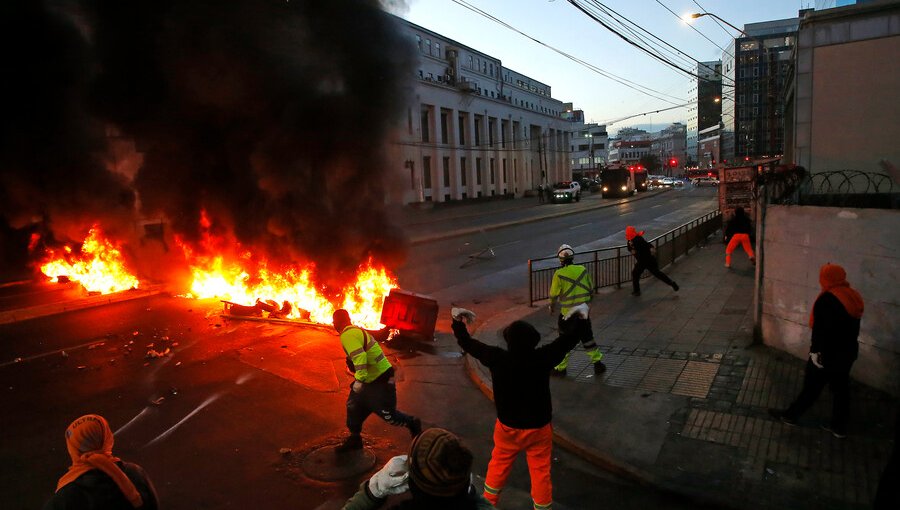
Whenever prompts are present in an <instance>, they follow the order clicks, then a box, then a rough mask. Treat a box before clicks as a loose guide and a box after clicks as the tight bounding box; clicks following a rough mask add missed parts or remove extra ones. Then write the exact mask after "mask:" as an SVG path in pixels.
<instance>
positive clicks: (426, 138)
mask: <svg viewBox="0 0 900 510" xmlns="http://www.w3.org/2000/svg"><path fill="white" fill-rule="evenodd" d="M429 138H430V133H429V130H428V107H427V106H423V107H422V141H423V142H427V141H429Z"/></svg>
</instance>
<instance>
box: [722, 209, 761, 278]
mask: <svg viewBox="0 0 900 510" xmlns="http://www.w3.org/2000/svg"><path fill="white" fill-rule="evenodd" d="M752 232H753V226H752V225H751V224H750V218H748V217H747V215H746V214H745V213H744V208H743V207H737V208H735V209H734V217H732V218H731V221H729V222H728V226H726V227H725V242H726V243H728V246H727V247H726V248H725V267H731V254H732V253H733V252H734V250H735V249H737V247H738V245H740V246H742V247H743V248H744V252H746V253H747V256H748V257H750V263H751V264H756V258H755V257H754V256H753V248H752V247H751V246H750V234H751V233H752Z"/></svg>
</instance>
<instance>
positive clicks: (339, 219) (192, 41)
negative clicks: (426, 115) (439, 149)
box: [0, 0, 414, 324]
mask: <svg viewBox="0 0 900 510" xmlns="http://www.w3.org/2000/svg"><path fill="white" fill-rule="evenodd" d="M0 20H2V21H0V26H2V28H3V30H0V40H2V42H3V44H2V46H0V47H2V48H4V49H3V50H2V51H3V57H4V62H5V63H6V68H7V70H8V75H9V76H10V79H9V80H7V85H9V86H10V87H11V89H10V90H9V93H8V94H6V95H4V97H3V98H2V99H0V102H2V106H3V110H4V115H3V116H2V117H0V126H2V135H0V182H2V183H3V186H0V227H2V228H0V241H2V243H0V244H2V254H0V255H2V261H3V262H4V264H2V266H4V267H6V266H7V262H15V263H17V264H19V263H21V261H22V260H23V259H25V258H26V257H27V258H29V259H30V262H31V263H32V264H34V263H35V262H37V261H38V260H40V261H42V262H41V263H38V265H39V266H40V265H42V264H44V263H46V262H47V260H48V259H45V257H44V254H45V252H44V250H45V249H48V250H52V254H53V255H54V257H53V260H60V259H61V260H63V261H64V262H65V263H66V264H68V266H66V267H64V269H63V270H58V269H50V268H48V269H47V271H48V273H47V274H51V276H55V277H57V278H59V277H62V276H66V277H69V278H72V279H73V280H78V281H79V282H81V283H82V284H83V285H85V286H86V287H87V285H86V284H85V281H86V279H87V278H82V279H79V277H80V276H81V274H82V270H81V269H80V268H79V266H78V263H81V264H82V266H83V267H84V270H85V271H86V272H89V268H90V267H92V264H91V263H88V262H86V261H85V260H83V259H80V258H78V257H76V255H81V253H80V252H78V251H77V250H75V249H73V248H70V251H68V252H67V251H65V248H62V247H61V246H73V245H74V244H76V243H82V245H83V246H87V245H89V244H90V243H89V241H83V240H84V239H85V238H86V237H87V239H88V240H90V239H91V236H95V237H96V236H100V234H99V232H100V229H102V231H103V236H105V242H107V243H109V244H108V245H103V244H102V243H101V244H100V245H99V246H108V247H110V249H111V250H114V251H115V252H116V254H117V257H118V260H120V261H121V264H120V266H119V268H120V269H121V270H122V271H123V272H124V273H125V275H127V278H125V281H124V282H119V277H117V282H119V283H116V284H111V283H108V282H104V283H102V284H100V285H99V287H97V288H99V289H101V290H98V292H115V291H116V290H122V289H127V288H131V287H136V286H138V285H140V284H141V283H143V282H147V281H150V282H167V283H169V284H170V285H172V286H173V287H174V288H177V289H188V288H189V289H190V290H189V292H190V293H191V295H193V296H194V297H213V296H215V297H218V298H220V299H227V300H229V301H231V302H234V303H238V304H240V305H242V306H248V307H256V306H259V307H260V308H261V309H262V308H265V310H264V311H265V312H266V313H269V314H274V315H277V316H282V317H289V318H294V317H302V314H303V312H302V311H303V310H305V311H307V312H309V319H310V320H312V321H319V322H326V323H327V322H330V313H331V311H332V310H333V309H335V308H339V307H343V308H347V309H348V310H350V312H351V314H353V318H354V322H355V323H363V324H373V322H371V321H373V320H377V319H378V317H379V315H380V307H381V301H382V299H383V297H384V296H385V295H386V294H387V292H389V290H390V289H391V288H393V287H395V286H396V283H395V282H394V281H393V278H392V276H391V273H390V270H389V268H392V267H396V265H398V264H399V263H400V262H401V261H402V259H403V257H404V256H405V241H404V239H403V237H402V234H401V232H400V231H399V230H398V229H397V228H395V227H394V226H392V225H391V224H390V222H389V221H388V218H387V214H386V211H385V208H384V204H385V203H386V192H385V185H386V179H387V177H386V176H387V173H386V164H385V155H386V154H385V150H384V147H385V145H386V139H387V136H388V135H387V133H388V132H389V130H390V129H391V128H392V125H393V123H394V121H395V120H396V118H397V116H398V114H402V113H403V112H404V108H403V107H402V105H403V101H404V92H405V90H406V83H405V80H406V79H407V76H409V75H410V73H409V69H410V65H411V63H412V62H413V61H414V60H413V56H414V52H413V48H412V45H411V44H410V43H409V41H406V40H405V39H404V38H403V36H402V35H401V31H399V30H397V28H396V27H395V21H394V20H393V19H392V18H391V17H390V16H388V15H387V14H385V13H384V12H382V11H381V10H380V6H379V2H378V1H376V0H333V1H329V2H313V1H305V2H304V1H301V2H284V1H264V2H259V1H257V0H238V1H234V2H226V3H222V2H213V1H204V0H200V1H196V2H144V3H139V4H133V3H124V4H123V3H121V2H102V1H101V2H97V1H89V0H72V1H68V2H53V1H50V2H34V1H31V0H21V1H20V0H11V1H10V2H4V5H3V7H2V15H0ZM347 34H353V35H352V37H349V36H348V35H347ZM361 40H362V41H365V42H366V43H365V44H359V41H361ZM361 127H364V128H365V133H366V134H365V136H359V130H360V128H361ZM348 141H352V142H349V143H352V145H348ZM147 225H152V228H150V229H148V228H146V226H147ZM141 226H143V227H144V228H141ZM92 228H93V229H94V230H92ZM95 232H97V233H96V234H95ZM33 234H34V235H37V237H38V238H39V239H40V242H38V243H35V242H33V241H34V238H33V236H32V235H33ZM98 242H99V241H98ZM176 246H177V247H178V248H180V249H170V247H176ZM23 253H28V255H25V256H23V255H22V254H23ZM48 253H50V252H48ZM76 259H77V260H76ZM42 269H43V268H42ZM90 285H93V284H90ZM123 285H124V286H123ZM182 291H183V290H182ZM257 300H260V301H259V302H260V303H262V304H260V305H257ZM270 301H274V302H275V303H276V305H272V304H271V302H270ZM286 302H287V303H288V304H289V306H285V303H286ZM348 303H349V304H348ZM275 306H277V310H274V307H275Z"/></svg>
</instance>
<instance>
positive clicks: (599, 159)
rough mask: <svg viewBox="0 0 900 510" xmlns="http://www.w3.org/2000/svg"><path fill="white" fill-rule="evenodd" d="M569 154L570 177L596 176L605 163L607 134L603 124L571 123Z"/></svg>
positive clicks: (607, 146) (607, 150)
mask: <svg viewBox="0 0 900 510" xmlns="http://www.w3.org/2000/svg"><path fill="white" fill-rule="evenodd" d="M569 149H570V151H569V154H570V158H571V161H570V162H569V163H570V165H571V167H572V178H573V179H580V178H582V177H596V176H597V175H599V172H600V168H601V167H603V166H605V165H606V162H607V160H606V157H607V154H609V134H608V133H607V132H606V125H605V124H595V123H589V124H573V128H572V137H571V145H570V146H569Z"/></svg>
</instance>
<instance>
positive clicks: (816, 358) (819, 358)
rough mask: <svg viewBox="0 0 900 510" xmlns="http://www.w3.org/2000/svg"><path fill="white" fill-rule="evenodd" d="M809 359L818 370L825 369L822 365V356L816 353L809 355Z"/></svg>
mask: <svg viewBox="0 0 900 510" xmlns="http://www.w3.org/2000/svg"><path fill="white" fill-rule="evenodd" d="M809 359H810V360H811V361H812V362H813V365H815V366H816V367H818V368H825V365H823V364H822V355H821V354H820V353H818V352H811V353H809Z"/></svg>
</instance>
